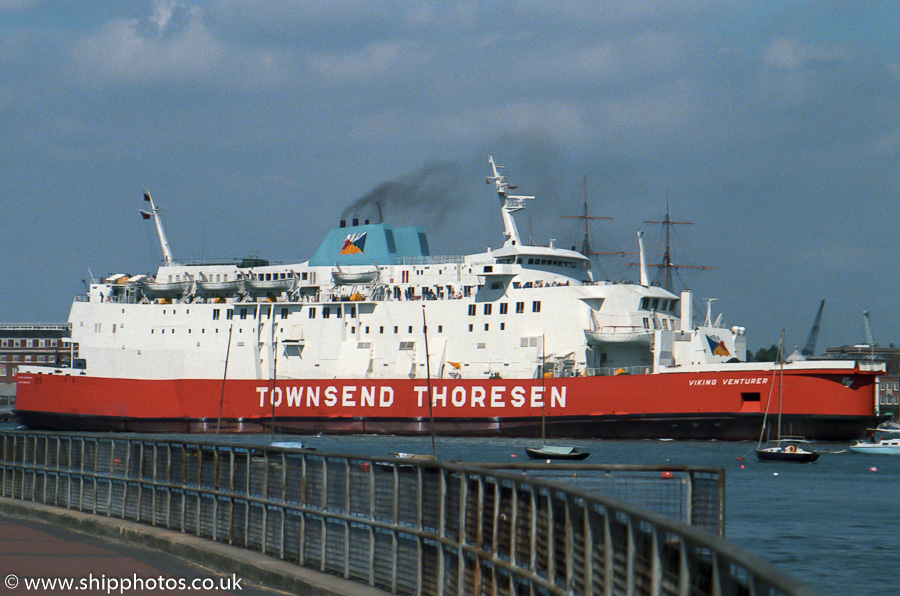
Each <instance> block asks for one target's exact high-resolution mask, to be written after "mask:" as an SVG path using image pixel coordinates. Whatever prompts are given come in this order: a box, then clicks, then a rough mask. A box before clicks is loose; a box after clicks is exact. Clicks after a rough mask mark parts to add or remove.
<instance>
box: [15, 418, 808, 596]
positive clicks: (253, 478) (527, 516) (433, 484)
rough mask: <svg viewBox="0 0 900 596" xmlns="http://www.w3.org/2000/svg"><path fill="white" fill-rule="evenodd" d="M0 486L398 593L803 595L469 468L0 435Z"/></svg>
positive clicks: (689, 534) (611, 512) (599, 501)
mask: <svg viewBox="0 0 900 596" xmlns="http://www.w3.org/2000/svg"><path fill="white" fill-rule="evenodd" d="M0 468H2V477H0V495H2V496H4V497H8V498H14V499H21V500H25V501H34V502H39V503H44V504H48V505H54V506H57V507H65V508H69V509H74V510H78V511H82V512H88V513H94V514H99V515H105V516H108V517H112V518H121V519H127V520H131V521H137V522H141V523H145V524H150V525H153V526H158V527H163V528H167V529H171V530H176V531H179V532H184V533H188V534H193V535H196V536H200V537H203V538H207V539H209V540H214V541H217V542H222V543H226V544H231V545H235V546H239V547H243V548H246V549H251V550H254V551H257V552H260V553H264V554H266V555H270V556H273V557H277V558H279V559H282V560H286V561H291V562H294V563H296V564H298V565H303V566H306V567H310V568H313V569H316V570H319V571H322V572H326V573H331V574H335V575H338V576H341V577H344V578H348V579H352V580H356V581H358V582H361V583H364V584H368V585H370V586H375V587H377V588H380V589H383V590H386V591H389V592H392V593H396V594H425V595H434V596H444V595H447V596H452V595H456V594H502V595H506V594H510V595H512V594H529V595H532V594H547V595H564V594H654V595H655V594H685V595H687V594H716V595H727V594H754V595H755V594H801V593H808V592H807V591H806V588H804V587H803V586H802V585H801V584H799V583H798V582H796V580H794V579H793V578H791V577H790V576H787V575H785V574H784V573H782V572H781V571H779V570H778V569H776V568H774V567H772V566H770V565H768V564H766V563H764V562H762V561H760V560H758V559H757V558H755V557H753V556H752V555H749V554H748V553H746V552H744V551H741V550H740V549H738V548H736V547H734V546H733V545H730V544H728V543H726V542H724V541H723V540H721V539H719V538H717V537H716V536H714V535H713V534H711V533H709V532H706V531H704V530H700V529H697V528H693V527H690V526H688V525H684V524H682V523H680V522H678V521H675V520H672V519H670V518H668V517H665V516H663V515H661V514H658V513H654V512H650V511H646V510H643V509H640V508H637V507H635V506H633V505H630V504H628V503H625V502H623V501H620V500H618V499H615V498H607V497H601V496H598V495H596V494H591V493H589V492H587V491H585V490H583V489H580V488H577V487H567V486H563V485H561V484H559V483H557V482H554V481H551V480H549V479H547V478H536V477H533V476H530V475H528V474H521V473H512V472H506V471H497V470H488V469H485V468H483V467H479V466H477V465H464V464H451V463H438V462H428V461H418V460H414V459H384V458H372V457H364V456H357V455H340V454H331V453H319V452H315V451H298V450H289V449H279V448H252V447H247V446H237V445H210V444H202V443H185V442H173V441H163V440H143V439H140V440H139V439H129V438H115V437H114V436H110V435H76V434H72V435H61V434H56V433H37V432H23V431H9V432H0Z"/></svg>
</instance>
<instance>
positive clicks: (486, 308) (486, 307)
mask: <svg viewBox="0 0 900 596" xmlns="http://www.w3.org/2000/svg"><path fill="white" fill-rule="evenodd" d="M484 314H486V315H489V314H491V305H490V304H485V305H484Z"/></svg>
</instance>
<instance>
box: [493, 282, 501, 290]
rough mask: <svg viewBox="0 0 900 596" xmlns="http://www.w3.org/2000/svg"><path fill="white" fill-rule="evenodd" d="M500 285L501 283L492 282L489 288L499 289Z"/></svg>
mask: <svg viewBox="0 0 900 596" xmlns="http://www.w3.org/2000/svg"><path fill="white" fill-rule="evenodd" d="M500 287H501V285H500V284H499V283H492V284H491V289H492V290H499V289H500Z"/></svg>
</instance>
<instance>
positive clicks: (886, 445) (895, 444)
mask: <svg viewBox="0 0 900 596" xmlns="http://www.w3.org/2000/svg"><path fill="white" fill-rule="evenodd" d="M850 451H852V452H853V453H877V454H880V455H900V439H885V438H882V439H881V440H879V441H857V442H856V444H855V445H850Z"/></svg>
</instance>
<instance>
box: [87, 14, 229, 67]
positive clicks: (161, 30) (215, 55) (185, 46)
mask: <svg viewBox="0 0 900 596" xmlns="http://www.w3.org/2000/svg"><path fill="white" fill-rule="evenodd" d="M176 11H180V12H181V13H182V14H179V15H178V16H180V17H183V18H182V19H181V22H178V23H176V22H175V19H174V17H175V16H176ZM221 55H222V48H221V47H220V44H219V43H218V41H217V40H216V39H215V36H214V35H213V34H212V32H210V31H209V30H208V29H207V28H206V26H205V25H204V23H203V18H202V13H201V11H200V10H199V9H197V8H190V9H182V8H181V7H180V6H176V5H175V4H174V3H169V4H162V3H159V4H157V5H156V9H155V11H154V13H153V14H152V16H150V17H149V18H148V19H147V20H146V21H140V20H138V19H118V20H115V21H112V22H110V23H108V24H106V25H105V26H103V27H101V28H100V29H99V30H97V31H95V32H93V33H92V34H90V35H89V36H87V37H86V38H85V39H83V40H82V41H81V43H79V44H78V45H77V46H76V47H75V48H74V50H73V53H72V58H73V61H74V63H75V67H76V70H77V72H78V73H79V74H80V75H81V76H82V77H83V78H86V79H89V80H94V79H112V80H116V81H130V82H139V81H146V80H151V81H156V80H169V81H170V80H177V81H186V80H194V79H196V78H198V77H201V78H202V77H205V76H206V75H209V74H210V73H211V72H212V71H213V70H214V69H215V68H216V66H217V65H218V64H219V61H220V58H221Z"/></svg>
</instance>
